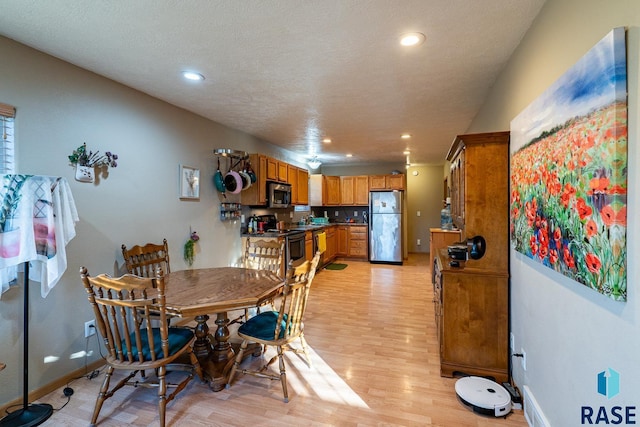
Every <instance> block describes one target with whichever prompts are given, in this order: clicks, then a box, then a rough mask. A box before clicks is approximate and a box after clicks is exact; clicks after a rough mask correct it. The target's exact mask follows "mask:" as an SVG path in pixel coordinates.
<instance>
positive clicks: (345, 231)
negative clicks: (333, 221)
mask: <svg viewBox="0 0 640 427" xmlns="http://www.w3.org/2000/svg"><path fill="white" fill-rule="evenodd" d="M336 246H337V247H336V255H337V256H347V255H348V254H349V226H347V225H339V226H338V227H337V228H336Z"/></svg>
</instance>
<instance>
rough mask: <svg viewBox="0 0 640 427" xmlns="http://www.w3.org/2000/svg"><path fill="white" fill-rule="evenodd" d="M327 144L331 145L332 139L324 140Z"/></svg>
mask: <svg viewBox="0 0 640 427" xmlns="http://www.w3.org/2000/svg"><path fill="white" fill-rule="evenodd" d="M322 142H324V143H325V144H331V138H325V139H323V140H322Z"/></svg>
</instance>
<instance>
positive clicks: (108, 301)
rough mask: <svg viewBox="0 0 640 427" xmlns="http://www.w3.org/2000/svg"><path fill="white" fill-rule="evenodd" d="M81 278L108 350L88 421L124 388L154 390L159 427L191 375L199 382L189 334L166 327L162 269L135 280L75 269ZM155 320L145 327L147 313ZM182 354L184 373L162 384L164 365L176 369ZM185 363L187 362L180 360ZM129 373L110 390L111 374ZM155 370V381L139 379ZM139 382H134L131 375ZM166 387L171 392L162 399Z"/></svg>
mask: <svg viewBox="0 0 640 427" xmlns="http://www.w3.org/2000/svg"><path fill="white" fill-rule="evenodd" d="M80 277H81V278H82V283H83V284H84V287H85V289H86V291H87V294H88V298H89V302H90V303H91V306H92V307H93V312H94V315H95V318H96V328H97V329H98V332H99V333H100V336H101V337H102V339H103V342H104V345H105V347H106V349H107V356H106V362H107V370H106V374H105V378H104V382H103V383H102V387H101V388H100V392H99V394H98V398H97V400H96V404H95V407H94V410H93V415H92V417H91V425H92V426H93V425H95V423H96V421H97V419H98V415H99V414H100V410H101V409H102V405H103V403H104V401H105V400H107V399H109V398H110V397H111V396H113V394H114V393H115V392H116V391H117V390H118V389H120V388H122V387H123V386H125V385H132V386H134V387H138V386H144V387H157V389H158V411H159V415H160V426H161V427H164V425H165V413H166V406H167V403H168V402H170V401H171V400H173V399H174V398H175V397H176V395H177V394H178V393H179V392H180V391H182V390H183V389H184V388H185V387H186V385H187V383H188V382H189V381H190V380H191V379H192V378H193V376H194V372H195V373H196V374H197V375H198V376H199V377H200V379H201V380H202V370H201V368H200V365H199V363H198V359H197V357H196V356H195V354H194V353H193V351H192V344H193V341H194V340H195V334H194V332H193V330H191V329H188V328H174V327H169V325H168V324H167V315H166V305H165V304H166V302H165V283H164V276H163V273H162V270H161V269H158V270H157V272H156V275H155V277H139V276H135V275H132V274H125V275H123V276H122V277H117V278H113V277H110V276H108V275H106V274H101V275H99V276H96V277H91V276H89V273H88V272H87V269H86V268H85V267H82V268H81V269H80ZM152 312H153V313H156V314H157V316H158V317H159V319H160V322H158V327H155V328H154V327H152V325H151V324H150V321H149V319H150V316H149V315H150V313H152ZM182 356H185V358H187V357H188V359H187V360H188V361H189V362H190V363H187V364H186V365H185V364H183V365H182V366H183V367H184V368H186V369H185V370H186V371H187V374H186V375H184V376H185V378H184V379H182V380H181V381H180V382H179V383H177V384H169V383H168V382H167V380H166V373H167V365H168V364H170V363H171V364H172V370H175V367H177V366H178V365H177V363H178V362H181V363H182V362H183V360H182V359H183V358H182ZM184 362H186V360H184ZM116 369H122V370H127V371H130V372H129V373H128V375H126V376H125V377H124V378H123V379H122V380H120V381H119V382H118V383H117V384H115V385H114V386H113V388H111V389H109V383H110V381H111V376H112V375H113V372H114V370H116ZM147 369H150V370H155V372H156V373H157V381H155V380H154V379H153V380H152V378H148V377H144V376H143V373H144V371H145V370H147ZM137 374H140V379H139V380H136V378H135V377H136V375H137ZM167 387H175V390H174V391H173V392H172V393H171V394H169V395H168V396H167Z"/></svg>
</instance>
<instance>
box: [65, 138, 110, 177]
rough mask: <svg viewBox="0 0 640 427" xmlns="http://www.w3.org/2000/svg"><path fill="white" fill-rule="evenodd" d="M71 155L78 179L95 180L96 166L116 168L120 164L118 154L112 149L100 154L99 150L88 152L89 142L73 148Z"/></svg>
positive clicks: (70, 160) (70, 159) (70, 158)
mask: <svg viewBox="0 0 640 427" xmlns="http://www.w3.org/2000/svg"><path fill="white" fill-rule="evenodd" d="M68 157H69V162H71V164H72V165H74V166H75V168H76V176H75V178H76V181H80V182H93V181H94V180H95V175H96V168H108V167H109V166H111V167H112V168H115V167H116V166H118V163H117V162H116V160H118V155H117V154H113V153H111V152H110V151H107V152H105V153H104V154H100V152H99V151H96V152H95V153H94V152H93V151H88V152H87V143H86V142H85V143H84V144H82V145H81V146H80V147H78V148H76V149H75V150H73V153H71V155H70V156H68Z"/></svg>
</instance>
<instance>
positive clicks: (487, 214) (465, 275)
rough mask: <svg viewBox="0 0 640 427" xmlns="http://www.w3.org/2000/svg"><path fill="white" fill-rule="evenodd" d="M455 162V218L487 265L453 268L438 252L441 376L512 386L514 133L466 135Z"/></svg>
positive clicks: (456, 146) (455, 148) (456, 147)
mask: <svg viewBox="0 0 640 427" xmlns="http://www.w3.org/2000/svg"><path fill="white" fill-rule="evenodd" d="M447 160H449V161H450V162H451V176H450V178H451V197H452V216H453V219H454V223H455V225H456V226H457V227H458V228H459V229H460V241H466V240H467V239H471V238H472V237H474V236H482V237H484V239H485V241H486V250H485V254H484V256H483V257H482V258H480V259H469V260H466V261H459V263H460V266H459V267H452V266H450V265H449V257H448V254H447V250H446V248H444V249H437V250H434V256H435V259H434V264H433V265H432V268H434V271H433V279H434V284H433V286H434V303H435V314H436V326H437V328H438V340H439V343H440V374H441V375H443V376H453V375H454V374H455V373H461V374H468V375H478V376H490V377H493V378H494V379H495V380H496V381H498V382H502V381H507V379H508V358H509V349H508V342H509V338H508V335H509V322H508V319H509V300H508V295H509V270H508V259H509V241H508V238H509V225H508V213H509V207H508V195H509V193H508V166H509V165H508V162H509V132H493V133H484V134H471V135H459V136H458V137H456V139H455V140H454V142H453V144H452V146H451V149H450V150H449V154H448V155H447Z"/></svg>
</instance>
